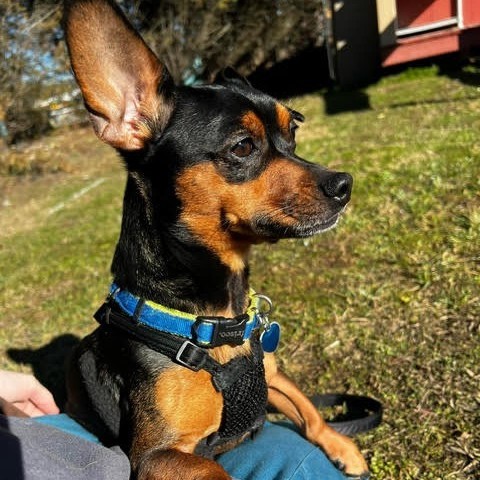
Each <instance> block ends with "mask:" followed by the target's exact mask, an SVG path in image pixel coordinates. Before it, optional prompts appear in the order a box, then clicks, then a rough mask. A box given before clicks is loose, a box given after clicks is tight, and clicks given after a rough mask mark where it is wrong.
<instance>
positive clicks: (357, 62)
mask: <svg viewBox="0 0 480 480" xmlns="http://www.w3.org/2000/svg"><path fill="white" fill-rule="evenodd" d="M324 1H325V4H326V12H327V18H328V19H329V20H330V36H329V54H330V67H331V71H332V73H333V74H334V76H335V78H336V79H337V80H338V81H339V83H341V84H344V85H349V84H357V83H363V82H365V81H368V80H369V79H372V78H373V77H374V75H378V72H379V70H380V69H381V68H382V67H389V66H392V65H398V64H401V63H406V62H410V61H413V60H420V59H424V58H429V57H435V56H438V55H444V54H447V53H455V52H468V51H469V50H470V49H472V48H473V47H480V0H344V1H335V0H324Z"/></svg>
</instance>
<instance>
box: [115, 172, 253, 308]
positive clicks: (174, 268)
mask: <svg viewBox="0 0 480 480" xmlns="http://www.w3.org/2000/svg"><path fill="white" fill-rule="evenodd" d="M146 198H147V197H146V195H145V192H143V193H142V191H141V189H139V188H138V182H136V181H135V179H134V178H132V177H131V176H129V179H128V181H127V187H126V191H125V197H124V206H123V219H122V227H121V232H120V238H119V241H118V244H117V247H116V250H115V255H114V258H113V261H112V274H113V277H114V281H115V282H116V283H117V284H118V285H120V286H121V287H122V288H127V289H128V290H129V291H130V292H131V293H133V294H134V295H137V296H140V297H143V298H145V299H147V300H151V301H153V302H156V303H159V304H162V305H164V306H166V307H169V308H174V309H177V310H181V311H185V312H188V313H194V314H203V315H221V316H235V315H239V314H240V313H243V312H244V311H245V308H246V307H247V303H248V291H249V284H248V273H249V269H248V263H247V259H246V257H245V262H244V267H243V268H242V269H241V270H240V271H236V272H232V270H231V269H230V268H228V267H227V266H225V265H224V264H222V262H221V261H220V259H219V258H218V257H216V256H215V255H214V254H212V253H211V252H210V251H209V250H208V249H207V248H205V247H203V246H202V245H200V244H199V243H198V242H197V241H194V240H193V239H192V236H191V234H190V233H189V232H188V231H187V230H186V229H185V227H184V226H182V225H181V224H180V223H179V222H178V220H175V213H174V212H171V214H170V213H169V212H166V213H165V216H163V214H162V218H158V217H157V218H152V212H151V211H149V209H148V206H147V205H146V204H147V203H148V201H146ZM173 210H174V209H173Z"/></svg>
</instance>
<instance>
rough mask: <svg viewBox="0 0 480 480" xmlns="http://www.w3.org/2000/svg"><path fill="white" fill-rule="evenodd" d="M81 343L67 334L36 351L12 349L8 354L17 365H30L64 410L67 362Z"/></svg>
mask: <svg viewBox="0 0 480 480" xmlns="http://www.w3.org/2000/svg"><path fill="white" fill-rule="evenodd" d="M79 342H80V338H78V337H76V336H75V335H72V334H69V333H67V334H64V335H60V336H59V337H56V338H54V339H53V340H52V341H51V342H50V343H48V344H47V345H44V346H43V347H40V348H37V349H36V350H35V349H32V348H10V349H9V350H7V354H8V356H9V357H10V359H11V360H13V361H14V362H16V363H19V364H22V365H30V366H31V367H32V370H33V373H34V375H35V376H36V377H37V378H38V380H39V381H40V382H41V383H42V384H43V385H45V387H47V388H48V389H49V390H50V391H51V392H52V393H53V396H54V398H55V401H56V402H57V405H59V406H60V408H63V405H64V404H65V401H66V389H65V374H66V363H67V362H66V361H67V359H68V357H69V355H70V353H71V352H72V350H73V348H74V347H76V346H77V345H78V343H79Z"/></svg>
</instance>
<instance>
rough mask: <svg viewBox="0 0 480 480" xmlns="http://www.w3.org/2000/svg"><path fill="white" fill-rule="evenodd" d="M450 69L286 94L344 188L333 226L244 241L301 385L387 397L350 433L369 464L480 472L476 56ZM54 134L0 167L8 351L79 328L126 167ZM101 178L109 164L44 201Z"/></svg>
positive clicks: (0, 339) (2, 334)
mask: <svg viewBox="0 0 480 480" xmlns="http://www.w3.org/2000/svg"><path fill="white" fill-rule="evenodd" d="M448 73H449V75H441V74H440V72H439V70H438V68H437V67H429V68H424V69H413V70H409V71H406V72H404V73H400V74H397V75H394V76H390V77H386V78H384V79H382V80H381V81H380V82H379V83H378V84H376V85H373V86H371V87H369V88H367V89H365V90H363V91H357V92H350V93H342V92H336V91H333V92H319V93H318V94H315V95H308V96H305V97H302V98H297V99H293V100H292V101H291V104H292V105H293V106H294V107H295V108H296V109H299V110H300V111H302V112H303V113H305V115H306V117H307V121H306V123H305V125H304V126H302V128H301V129H300V130H299V133H298V143H299V154H300V155H301V156H303V157H305V158H308V159H310V160H312V161H315V162H319V163H321V164H323V165H328V166H330V167H332V168H336V169H342V170H346V171H349V172H351V173H352V174H353V176H354V178H355V186H354V192H353V197H352V202H351V205H350V206H349V208H348V211H347V213H346V215H345V217H344V219H343V221H342V222H341V224H340V225H339V227H338V228H337V229H336V230H335V231H332V232H328V233H327V234H324V235H322V236H319V237H315V238H312V239H308V240H305V241H284V242H280V243H279V244H277V245H273V246H260V247H258V248H257V249H256V250H255V252H254V254H253V257H252V276H253V278H252V285H253V286H254V287H255V288H256V289H257V290H258V291H261V292H263V293H265V294H267V295H269V296H270V297H271V298H272V300H273V301H274V302H275V306H276V314H275V319H276V320H277V321H279V322H280V323H281V324H282V326H283V329H284V334H283V343H282V346H281V349H280V352H279V356H280V358H281V359H282V361H281V363H282V365H283V367H284V369H285V370H286V371H288V372H289V373H290V374H291V375H292V376H294V377H295V378H296V380H297V381H298V383H300V385H301V386H302V388H303V389H304V390H305V391H306V392H308V393H315V392H329V391H340V392H350V393H357V394H366V395H370V396H373V397H376V398H378V399H379V400H381V401H382V402H383V404H384V407H385V415H384V422H383V424H382V425H381V427H380V428H378V429H377V430H375V431H373V432H371V433H368V434H365V435H363V436H360V437H359V439H358V440H359V443H360V444H361V447H362V449H363V451H364V452H365V454H366V455H367V457H368V458H369V462H370V465H371V469H372V471H373V473H374V474H375V478H378V479H393V480H403V479H405V480H406V479H432V480H433V479H435V480H436V479H442V480H444V479H445V480H446V479H455V480H467V479H468V480H473V479H478V478H479V476H480V435H478V427H479V426H480V413H479V412H480V408H479V407H480V390H479V385H480V366H479V365H480V87H479V85H480V71H478V69H477V68H476V67H475V66H474V65H473V66H471V65H470V66H467V67H465V68H464V69H463V70H461V71H456V72H455V71H454V72H448ZM460 79H468V82H465V83H462V81H461V80H460ZM346 106H350V107H351V110H345V111H341V109H342V108H345V107H346ZM362 106H363V107H367V108H363V109H360V107H362ZM326 111H330V112H331V111H338V112H339V113H336V114H333V115H327V114H326V113H325V112H326ZM63 135H64V137H62V138H64V149H65V155H68V156H69V158H72V160H71V165H70V166H69V168H67V169H65V171H69V172H71V173H58V174H56V175H52V174H48V175H44V176H43V177H40V178H37V179H35V180H25V179H16V180H12V179H5V178H4V179H3V181H4V182H5V185H7V186H8V189H7V191H6V193H3V200H4V199H5V198H6V197H8V196H11V198H12V199H13V200H12V202H11V203H12V205H11V206H8V207H3V208H2V209H0V222H2V223H1V225H2V228H1V230H0V265H1V267H0V305H1V306H0V327H1V328H0V345H1V346H2V348H3V349H4V350H7V349H9V348H29V349H38V348H40V347H41V346H44V345H46V344H48V343H49V342H50V341H51V340H52V339H54V338H55V337H57V336H60V335H63V334H66V333H72V334H75V335H84V334H85V333H87V332H88V331H89V330H91V329H92V328H94V326H95V324H94V321H93V320H92V319H91V314H92V312H93V311H94V310H95V308H96V307H97V306H98V305H99V303H100V302H101V300H102V298H103V296H104V294H105V291H106V288H107V286H108V283H109V272H108V269H109V263H110V259H111V256H112V254H113V248H114V245H115V241H116V237H117V235H118V228H119V221H120V208H121V197H122V193H123V192H122V190H123V181H124V174H123V173H122V172H121V169H120V167H119V166H118V163H119V162H115V161H114V160H113V155H111V154H110V153H107V152H108V150H105V149H103V148H100V144H99V143H96V142H91V138H92V137H91V135H90V134H89V133H86V132H85V131H78V132H75V139H76V143H75V142H73V143H75V145H74V146H77V147H78V146H79V145H87V146H86V147H85V146H84V147H83V150H82V155H81V156H80V155H78V153H77V154H75V151H76V150H74V151H73V152H69V151H68V153H67V145H69V144H71V143H72V137H71V136H72V135H73V133H64V134H63ZM92 135H93V134H92ZM59 138H60V137H59ZM87 138H88V139H89V140H88V141H87V140H85V141H83V139H87ZM57 145H62V143H61V141H60V140H58V141H57ZM96 149H98V152H99V153H98V155H99V156H98V157H96V153H95V151H96ZM109 155H110V157H109ZM89 162H91V165H93V164H95V165H96V167H95V168H93V167H88V165H90V164H89ZM88 168H90V170H89V173H88V178H86V177H85V170H88ZM96 177H102V178H105V179H106V180H105V182H104V183H103V184H102V185H101V186H99V187H97V188H95V189H92V190H91V191H90V192H88V193H87V194H85V195H84V196H82V197H81V198H79V199H77V200H74V201H72V202H71V203H67V204H66V206H65V208H63V209H62V210H60V211H59V212H57V213H55V214H52V215H47V214H46V213H45V212H47V211H48V209H49V208H51V207H52V206H54V205H55V204H56V203H58V202H59V201H60V200H61V199H65V198H69V197H70V196H71V195H72V193H73V192H75V191H77V190H78V189H80V188H82V187H83V186H85V185H87V184H88V183H89V182H91V181H92V179H94V178H96ZM29 192H33V193H32V195H33V199H32V197H31V195H30V194H29ZM0 200H2V192H0ZM14 200H15V201H14ZM12 219H14V220H15V221H13V220H12ZM4 225H5V226H6V228H3V226H4ZM7 227H8V228H7ZM2 231H3V232H7V233H2ZM0 363H1V365H2V366H3V367H8V368H15V369H19V368H21V369H26V368H28V367H25V366H19V365H18V364H17V363H16V362H14V361H13V360H11V359H9V358H8V356H2V357H1V360H0ZM55 378H56V379H57V378H58V377H55ZM57 381H58V380H57Z"/></svg>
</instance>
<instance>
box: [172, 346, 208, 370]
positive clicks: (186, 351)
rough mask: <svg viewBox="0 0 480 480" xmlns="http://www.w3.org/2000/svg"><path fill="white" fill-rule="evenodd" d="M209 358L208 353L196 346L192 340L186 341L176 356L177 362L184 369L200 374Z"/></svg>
mask: <svg viewBox="0 0 480 480" xmlns="http://www.w3.org/2000/svg"><path fill="white" fill-rule="evenodd" d="M208 357H209V355H208V352H207V351H206V350H205V349H203V348H202V347H199V346H198V345H195V344H194V343H192V342H191V341H190V340H185V341H184V342H183V343H182V345H181V346H180V348H179V349H178V352H177V354H176V355H175V360H176V361H177V362H178V363H179V364H180V365H183V366H184V367H187V368H189V369H190V370H193V371H194V372H198V370H200V369H201V368H202V367H203V365H204V364H205V362H206V361H207V358H208Z"/></svg>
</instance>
